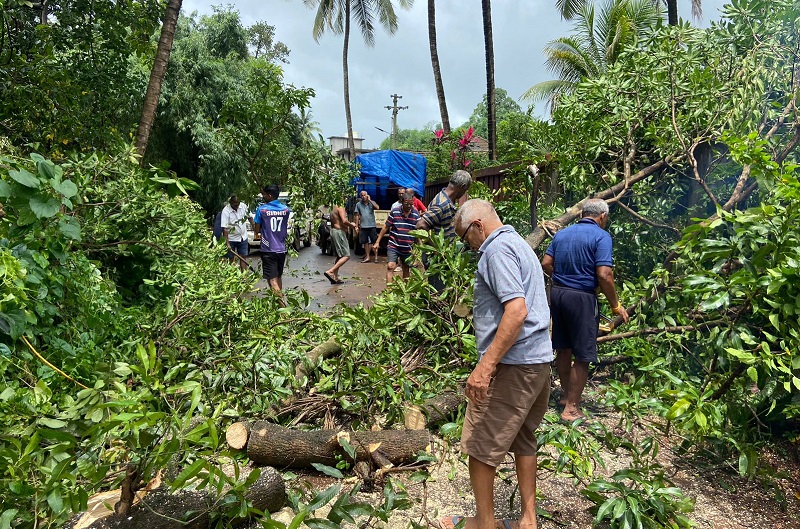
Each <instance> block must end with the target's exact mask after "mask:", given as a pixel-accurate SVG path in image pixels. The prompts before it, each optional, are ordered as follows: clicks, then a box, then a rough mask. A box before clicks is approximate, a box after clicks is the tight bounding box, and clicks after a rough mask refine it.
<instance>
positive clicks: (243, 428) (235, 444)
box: [225, 422, 250, 450]
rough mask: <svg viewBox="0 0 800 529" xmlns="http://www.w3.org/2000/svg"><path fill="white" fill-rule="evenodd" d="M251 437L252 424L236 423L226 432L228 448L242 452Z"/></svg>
mask: <svg viewBox="0 0 800 529" xmlns="http://www.w3.org/2000/svg"><path fill="white" fill-rule="evenodd" d="M249 436H250V423H246V422H235V423H233V424H231V425H230V426H228V429H227V430H225V440H226V441H227V442H228V446H230V447H231V448H233V449H235V450H241V449H242V448H244V447H245V446H247V438H248V437H249Z"/></svg>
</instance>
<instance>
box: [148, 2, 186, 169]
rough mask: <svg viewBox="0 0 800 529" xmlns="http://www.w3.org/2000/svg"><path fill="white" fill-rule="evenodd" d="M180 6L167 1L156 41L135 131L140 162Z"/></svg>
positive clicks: (170, 48)
mask: <svg viewBox="0 0 800 529" xmlns="http://www.w3.org/2000/svg"><path fill="white" fill-rule="evenodd" d="M181 4H183V0H169V2H167V11H166V14H165V15H164V21H163V23H162V26H161V37H160V38H159V39H158V48H156V59H155V61H153V68H152V70H150V82H149V83H148V84H147V92H146V93H145V96H144V106H143V107H142V116H141V119H140V120H139V128H138V129H137V131H136V152H137V153H138V154H139V156H140V160H143V159H144V153H145V151H146V150H147V143H148V142H149V140H150V131H151V130H152V129H153V122H154V121H155V119H156V108H157V107H158V99H159V98H160V97H161V84H162V83H163V82H164V75H166V73H167V65H168V64H169V56H170V53H171V52H172V42H173V40H175V28H176V27H177V25H178V15H179V14H180V12H181Z"/></svg>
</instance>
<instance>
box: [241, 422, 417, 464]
mask: <svg viewBox="0 0 800 529" xmlns="http://www.w3.org/2000/svg"><path fill="white" fill-rule="evenodd" d="M340 436H341V437H344V438H346V439H347V442H349V443H350V444H351V445H352V446H353V447H354V448H355V449H356V460H357V461H362V460H369V459H371V458H372V456H371V453H372V452H374V451H375V449H377V448H380V450H381V452H382V453H383V455H385V456H386V458H387V459H388V460H389V461H391V462H392V463H393V464H395V465H397V464H402V463H409V462H412V461H414V460H415V459H416V457H417V454H419V453H420V452H422V451H430V443H431V437H430V433H428V431H427V430H382V431H378V432H371V431H370V432H336V431H334V430H313V431H302V430H290V429H288V428H284V427H282V426H278V425H275V424H271V423H268V422H265V421H257V422H256V423H254V424H253V425H252V427H251V429H250V438H249V439H248V441H247V457H249V458H250V460H251V461H253V462H255V463H258V464H261V465H272V466H275V467H278V468H285V467H294V468H307V467H310V466H311V464H312V463H321V464H323V465H335V464H336V462H337V461H338V460H339V459H341V458H345V459H348V458H349V456H348V455H347V452H345V451H344V449H343V448H342V447H341V445H340V444H339V437H340ZM370 446H372V447H373V449H372V450H370Z"/></svg>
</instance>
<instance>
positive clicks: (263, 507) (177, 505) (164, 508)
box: [89, 467, 286, 529]
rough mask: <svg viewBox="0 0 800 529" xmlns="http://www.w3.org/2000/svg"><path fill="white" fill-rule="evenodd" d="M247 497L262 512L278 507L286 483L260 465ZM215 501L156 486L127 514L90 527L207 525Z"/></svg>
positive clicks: (193, 528) (200, 528)
mask: <svg viewBox="0 0 800 529" xmlns="http://www.w3.org/2000/svg"><path fill="white" fill-rule="evenodd" d="M245 498H247V500H249V501H250V502H252V504H253V507H255V508H256V509H258V510H260V511H263V512H276V511H279V510H280V509H281V508H282V507H283V505H284V503H285V502H286V487H285V485H284V483H283V478H282V477H281V475H280V474H279V473H278V471H277V470H275V469H274V468H271V467H264V468H262V469H261V476H260V477H259V478H258V479H257V480H256V481H255V483H253V484H252V485H251V486H250V488H249V489H247V492H246V493H245ZM215 504H216V502H215V501H214V498H213V497H212V496H211V495H209V494H207V493H206V492H201V491H191V490H182V491H178V492H177V493H175V494H170V493H169V491H168V490H167V489H166V488H161V489H158V490H155V491H153V492H151V493H150V494H148V495H147V496H146V497H144V498H142V499H141V501H140V502H139V503H137V504H135V505H133V506H132V507H131V509H130V511H129V512H128V515H127V516H119V515H116V514H114V515H111V516H108V517H106V518H102V519H99V520H97V521H95V522H94V523H93V524H92V525H90V526H89V527H90V528H91V529H138V528H142V527H146V528H147V529H207V528H208V527H210V524H211V513H212V509H213V508H214V505H215ZM246 521H247V519H245V518H237V519H234V520H232V521H231V525H232V526H237V525H242V524H243V523H245V522H246Z"/></svg>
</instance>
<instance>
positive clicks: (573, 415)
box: [561, 408, 586, 422]
mask: <svg viewBox="0 0 800 529" xmlns="http://www.w3.org/2000/svg"><path fill="white" fill-rule="evenodd" d="M585 418H586V414H584V413H583V412H582V411H580V410H578V409H573V410H569V411H568V410H567V408H564V412H563V413H562V414H561V420H562V421H567V422H572V421H576V420H578V419H585Z"/></svg>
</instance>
